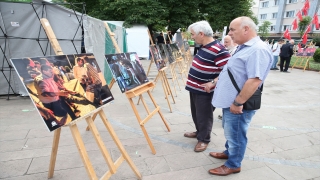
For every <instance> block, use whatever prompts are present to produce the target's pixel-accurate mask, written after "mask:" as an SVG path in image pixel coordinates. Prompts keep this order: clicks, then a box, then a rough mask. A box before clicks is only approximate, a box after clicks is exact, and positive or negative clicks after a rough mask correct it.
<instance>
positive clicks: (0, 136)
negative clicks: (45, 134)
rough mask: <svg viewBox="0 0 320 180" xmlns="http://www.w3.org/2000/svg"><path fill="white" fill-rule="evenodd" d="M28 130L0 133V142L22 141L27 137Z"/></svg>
mask: <svg viewBox="0 0 320 180" xmlns="http://www.w3.org/2000/svg"><path fill="white" fill-rule="evenodd" d="M28 132H29V130H27V129H25V130H19V131H17V130H15V131H14V132H12V131H0V141H10V140H19V139H24V138H26V136H27V135H28ZM13 134H14V136H13Z"/></svg>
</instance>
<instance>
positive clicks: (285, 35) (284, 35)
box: [283, 29, 291, 40]
mask: <svg viewBox="0 0 320 180" xmlns="http://www.w3.org/2000/svg"><path fill="white" fill-rule="evenodd" d="M283 37H285V38H286V39H289V40H291V36H290V33H289V30H288V29H286V31H285V32H284V33H283Z"/></svg>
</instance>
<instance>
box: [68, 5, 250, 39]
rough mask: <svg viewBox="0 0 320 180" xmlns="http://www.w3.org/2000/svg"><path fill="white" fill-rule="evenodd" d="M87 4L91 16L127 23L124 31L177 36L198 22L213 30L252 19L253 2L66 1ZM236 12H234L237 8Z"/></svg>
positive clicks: (87, 10)
mask: <svg viewBox="0 0 320 180" xmlns="http://www.w3.org/2000/svg"><path fill="white" fill-rule="evenodd" d="M66 1H67V2H73V3H75V2H85V3H86V12H87V14H88V15H90V16H92V17H95V18H98V19H101V20H115V21H124V26H125V27H130V26H132V25H133V24H145V25H147V26H148V28H149V30H150V32H151V33H152V32H153V31H159V30H163V29H164V28H165V27H168V30H170V31H172V33H175V32H176V30H177V29H178V28H187V27H188V26H189V25H190V24H192V23H193V22H195V21H199V20H204V19H205V20H208V21H209V23H210V25H211V26H212V28H213V29H214V30H222V29H223V27H224V26H228V25H229V23H230V22H231V21H232V20H233V19H234V18H236V17H238V16H249V17H252V18H253V19H254V20H255V21H256V18H254V17H253V13H252V11H251V10H250V8H251V6H252V4H253V0H229V1H220V0H212V1H207V0H198V1H194V0H184V1H176V0H152V1H151V0H66ZM235 4H236V5H237V8H234V5H235Z"/></svg>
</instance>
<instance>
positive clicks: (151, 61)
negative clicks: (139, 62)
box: [147, 58, 153, 77]
mask: <svg viewBox="0 0 320 180" xmlns="http://www.w3.org/2000/svg"><path fill="white" fill-rule="evenodd" d="M152 63H153V58H151V60H150V64H149V67H148V71H147V77H148V75H149V72H150V69H151V65H152Z"/></svg>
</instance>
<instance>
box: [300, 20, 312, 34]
mask: <svg viewBox="0 0 320 180" xmlns="http://www.w3.org/2000/svg"><path fill="white" fill-rule="evenodd" d="M311 20H312V18H311V17H310V16H304V17H303V18H302V20H301V21H300V22H299V24H298V32H299V35H300V38H301V37H302V36H303V34H304V32H305V30H306V29H307V26H308V25H309V24H310V22H311Z"/></svg>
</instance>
